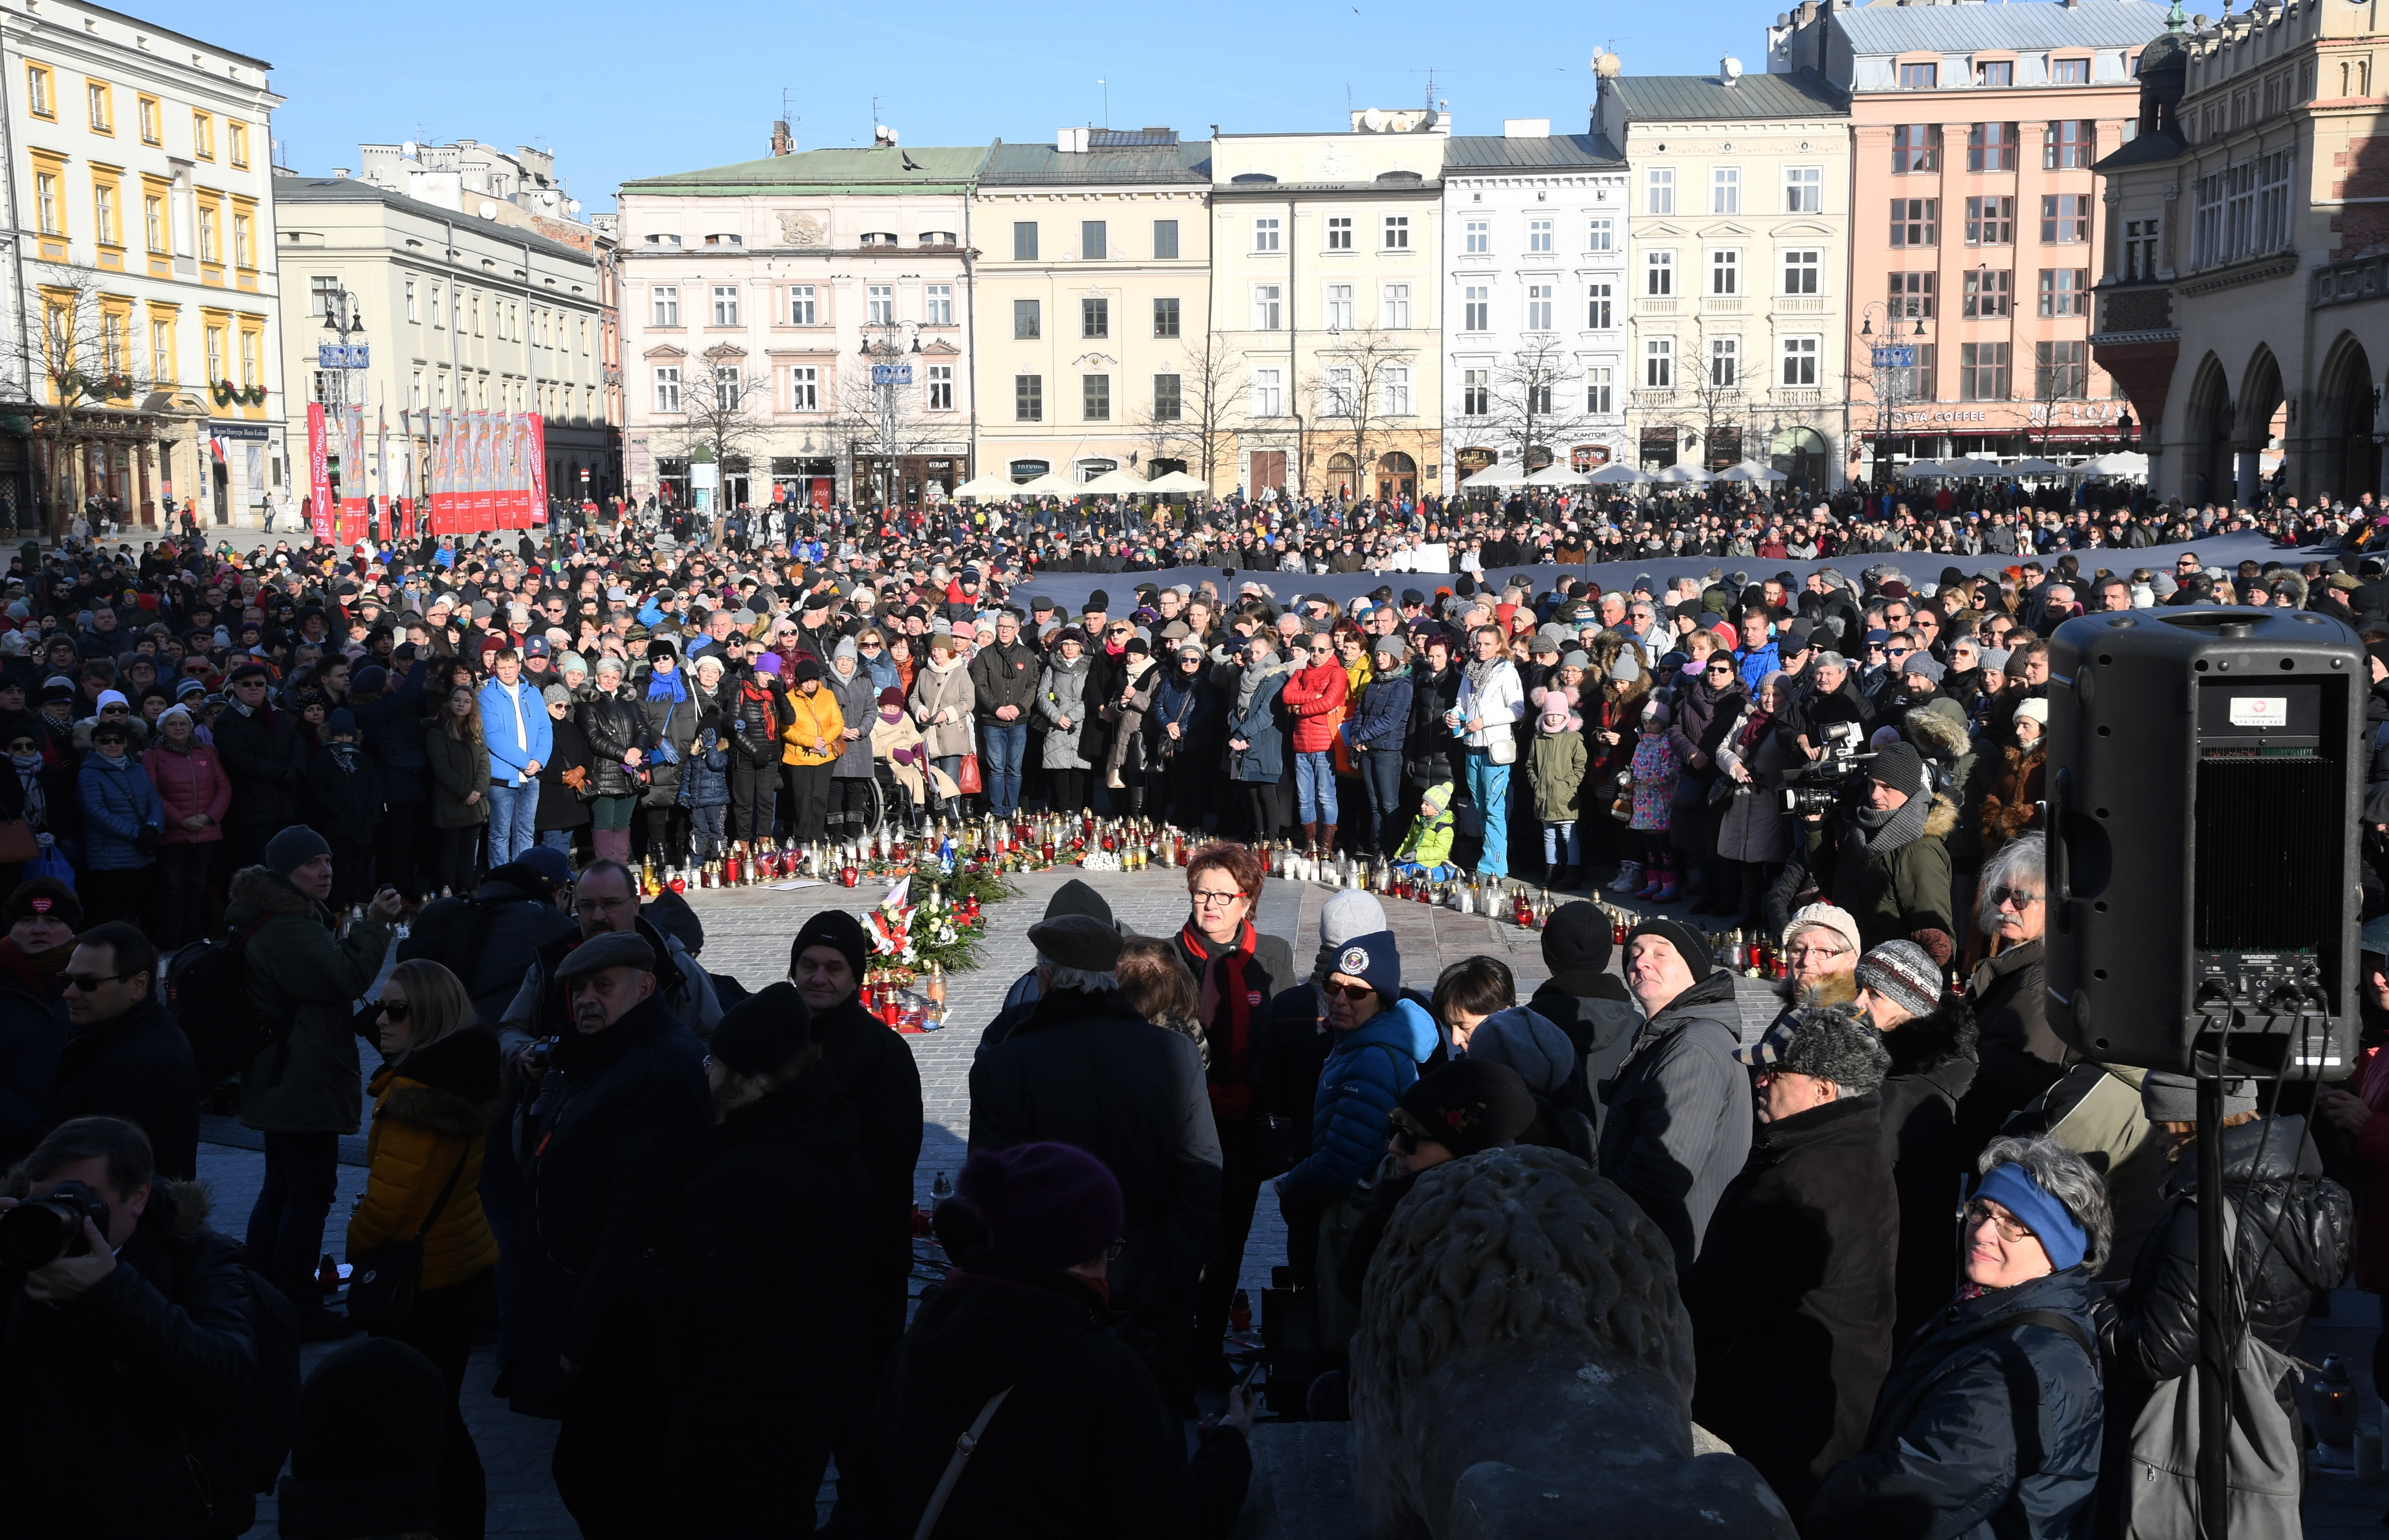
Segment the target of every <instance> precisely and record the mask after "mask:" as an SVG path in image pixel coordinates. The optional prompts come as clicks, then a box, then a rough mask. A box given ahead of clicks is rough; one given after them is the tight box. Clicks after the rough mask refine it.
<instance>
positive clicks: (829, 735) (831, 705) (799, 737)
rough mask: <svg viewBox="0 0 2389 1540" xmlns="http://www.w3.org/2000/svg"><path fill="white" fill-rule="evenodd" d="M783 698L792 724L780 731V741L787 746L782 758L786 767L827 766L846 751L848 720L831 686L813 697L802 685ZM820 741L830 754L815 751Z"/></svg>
mask: <svg viewBox="0 0 2389 1540" xmlns="http://www.w3.org/2000/svg"><path fill="white" fill-rule="evenodd" d="M781 698H782V699H784V700H786V702H787V703H788V725H787V726H786V727H784V728H782V729H781V730H780V742H781V743H783V744H786V745H787V747H786V750H784V751H783V752H782V754H781V755H780V762H781V763H782V764H784V765H827V764H831V763H834V762H836V760H837V757H838V756H839V755H840V754H843V753H844V752H846V719H845V718H844V717H842V716H840V715H839V714H838V709H837V695H836V694H833V693H831V690H830V687H829V686H828V685H826V684H824V685H823V686H822V687H821V688H820V689H819V690H816V691H814V692H813V693H812V694H810V695H808V694H805V693H804V690H803V688H802V687H801V686H800V687H798V688H797V689H795V690H791V691H789V692H788V694H786V695H785V696H783V697H781ZM816 741H819V742H821V743H824V744H827V745H829V750H828V752H827V753H817V752H815V750H814V748H813V744H814V743H815V742H816Z"/></svg>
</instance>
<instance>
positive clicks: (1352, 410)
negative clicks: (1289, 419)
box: [1295, 326, 1417, 496]
mask: <svg viewBox="0 0 2389 1540" xmlns="http://www.w3.org/2000/svg"><path fill="white" fill-rule="evenodd" d="M1416 356H1417V350H1416V349H1415V348H1413V347H1412V346H1411V345H1410V344H1409V343H1406V342H1402V341H1399V340H1398V339H1396V338H1395V337H1394V336H1393V335H1392V334H1391V333H1388V332H1383V331H1379V330H1378V329H1377V328H1375V327H1373V326H1370V327H1365V328H1362V329H1360V330H1356V331H1348V332H1340V333H1335V334H1334V335H1333V336H1332V337H1331V338H1330V340H1329V342H1328V345H1327V346H1326V347H1324V348H1322V349H1321V350H1319V373H1318V374H1317V375H1314V376H1313V377H1312V378H1310V379H1309V381H1307V382H1305V386H1304V390H1305V394H1307V395H1308V396H1309V400H1310V420H1311V422H1312V424H1313V425H1314V428H1313V431H1315V432H1317V433H1318V434H1319V435H1320V436H1321V437H1322V438H1324V439H1326V440H1327V441H1328V442H1329V443H1330V444H1333V445H1335V446H1336V447H1337V448H1338V449H1340V450H1342V451H1344V452H1347V453H1348V454H1350V455H1351V456H1352V490H1353V492H1354V493H1355V494H1356V495H1357V494H1360V493H1361V489H1362V488H1363V487H1365V486H1366V485H1367V481H1366V477H1368V474H1369V466H1370V464H1371V460H1372V456H1371V455H1370V452H1369V444H1370V442H1371V440H1372V439H1373V438H1374V437H1375V436H1377V435H1380V434H1382V433H1384V432H1386V428H1385V426H1384V419H1385V418H1386V417H1401V416H1408V415H1409V414H1410V409H1411V402H1410V401H1409V400H1408V399H1407V398H1408V397H1409V394H1410V392H1411V391H1412V390H1413V389H1415V388H1417V377H1416V365H1415V363H1414V362H1413V361H1414V359H1415V358H1416ZM1303 490H1304V489H1302V488H1299V487H1297V489H1296V490H1295V491H1296V495H1297V496H1300V495H1301V494H1302V491H1303Z"/></svg>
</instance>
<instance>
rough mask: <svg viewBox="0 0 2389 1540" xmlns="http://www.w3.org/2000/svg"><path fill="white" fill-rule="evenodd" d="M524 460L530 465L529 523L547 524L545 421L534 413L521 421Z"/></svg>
mask: <svg viewBox="0 0 2389 1540" xmlns="http://www.w3.org/2000/svg"><path fill="white" fill-rule="evenodd" d="M523 442H524V443H525V444H526V445H527V446H528V448H527V449H526V451H525V453H524V458H525V459H526V460H527V461H528V462H529V463H530V521H531V523H532V524H534V525H544V524H545V523H546V522H547V419H546V418H544V417H543V416H541V415H540V414H538V413H536V412H534V413H532V414H530V415H529V416H527V417H525V418H524V419H523Z"/></svg>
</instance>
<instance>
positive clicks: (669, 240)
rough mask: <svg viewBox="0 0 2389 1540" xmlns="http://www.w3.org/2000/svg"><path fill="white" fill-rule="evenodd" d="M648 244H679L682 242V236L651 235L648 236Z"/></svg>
mask: <svg viewBox="0 0 2389 1540" xmlns="http://www.w3.org/2000/svg"><path fill="white" fill-rule="evenodd" d="M647 244H648V245H649V246H678V245H679V244H680V237H679V236H678V235H649V236H648V237H647Z"/></svg>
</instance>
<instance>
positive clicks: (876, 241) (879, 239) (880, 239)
mask: <svg viewBox="0 0 2389 1540" xmlns="http://www.w3.org/2000/svg"><path fill="white" fill-rule="evenodd" d="M862 244H863V245H865V246H894V245H895V244H896V232H895V231H893V230H865V231H864V232H863V233H862Z"/></svg>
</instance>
